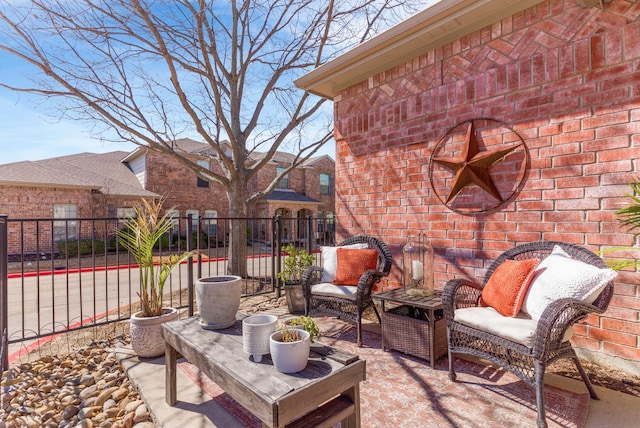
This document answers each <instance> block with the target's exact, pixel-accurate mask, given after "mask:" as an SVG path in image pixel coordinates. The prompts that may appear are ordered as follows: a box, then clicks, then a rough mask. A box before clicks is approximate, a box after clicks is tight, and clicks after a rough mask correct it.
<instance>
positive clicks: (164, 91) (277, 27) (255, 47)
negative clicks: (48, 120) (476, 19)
mask: <svg viewBox="0 0 640 428" xmlns="http://www.w3.org/2000/svg"><path fill="white" fill-rule="evenodd" d="M409 3H410V0H340V1H334V0H328V1H326V0H325V1H322V0H270V1H264V0H245V1H239V2H238V1H234V0H231V1H220V2H216V1H205V0H199V1H187V0H174V1H154V0H110V1H106V0H76V1H67V0H53V1H47V0H36V1H31V2H13V1H4V0H0V49H1V50H3V51H5V52H8V53H9V54H12V55H13V56H15V57H17V58H19V59H21V60H23V61H24V62H25V63H26V64H28V65H29V66H30V67H31V68H32V69H33V71H34V72H33V73H32V75H30V78H31V79H30V80H28V81H26V82H27V84H25V85H21V84H10V83H8V82H7V80H6V79H4V78H2V77H0V86H2V87H5V88H9V89H12V90H15V91H21V92H26V93H31V94H37V95H40V96H42V97H45V98H48V99H55V101H56V102H57V103H58V104H56V107H58V106H59V113H60V115H61V116H63V117H72V118H75V119H82V120H89V121H91V123H93V124H97V125H98V126H97V128H96V133H98V134H99V135H100V136H101V138H107V139H113V140H117V141H128V142H131V143H134V144H137V145H141V146H147V147H148V148H150V149H151V150H155V151H158V152H162V153H166V154H169V155H171V156H175V157H176V158H177V159H179V160H180V161H181V162H182V163H184V164H185V165H187V166H188V167H189V168H191V169H193V170H194V171H196V173H197V174H198V176H199V177H201V178H203V179H205V180H209V181H211V182H214V183H217V184H220V185H221V186H223V187H224V189H225V190H226V192H227V195H228V199H229V214H230V216H232V217H246V216H247V214H248V210H249V207H250V206H251V205H252V204H255V203H256V202H258V201H259V200H261V199H262V198H264V197H266V196H267V195H268V194H269V193H270V192H271V191H272V190H273V189H274V187H275V186H276V185H277V183H278V181H279V179H280V176H279V177H276V178H275V180H274V181H273V182H272V183H271V184H270V185H269V186H268V187H267V188H266V189H262V190H261V191H259V192H257V193H253V194H250V193H249V191H248V188H247V184H248V183H249V180H250V179H251V178H252V177H253V176H254V175H255V174H256V172H257V171H258V170H259V169H260V168H262V167H263V166H264V165H266V164H267V163H268V162H269V161H270V160H271V159H272V157H273V156H274V154H275V153H276V151H278V150H285V149H286V150H287V151H291V152H292V153H295V154H296V158H295V161H294V162H293V164H292V165H291V166H290V167H289V168H288V169H287V170H285V171H283V172H282V174H283V175H284V174H287V173H288V172H289V171H290V170H291V169H293V168H295V167H297V166H299V165H300V164H301V163H302V162H304V161H305V160H307V159H308V158H309V157H311V156H313V155H314V154H315V153H317V151H318V149H319V148H320V147H321V146H322V145H323V144H324V143H326V142H327V141H329V140H330V139H331V138H332V127H331V122H332V121H331V112H330V109H327V108H323V102H324V101H325V100H323V99H320V98H319V97H316V96H313V95H311V94H309V93H306V92H303V91H300V90H298V89H296V88H295V87H294V85H293V80H294V79H295V78H296V77H299V76H300V75H302V74H304V73H305V72H307V71H310V70H311V69H313V68H315V67H317V66H319V65H320V64H322V63H324V62H326V61H327V60H329V59H331V58H332V57H334V56H335V55H337V54H338V53H340V52H341V51H343V50H344V49H347V48H349V47H352V46H353V45H354V44H356V43H358V42H361V41H363V40H364V39H365V38H368V37H370V36H371V35H372V34H374V33H376V32H378V30H379V28H380V27H388V26H389V25H390V24H391V23H394V22H397V21H398V20H399V19H400V18H402V17H404V16H406V15H407V14H408V13H409V12H413V11H412V10H410V8H411V6H410V4H409ZM0 76H1V75H0ZM185 133H190V134H191V135H194V134H195V135H197V136H198V138H200V139H202V141H204V142H206V143H207V144H209V145H210V146H211V149H212V158H213V159H215V161H217V162H218V163H219V165H220V167H221V171H222V172H221V173H216V172H212V171H210V170H208V169H206V168H203V167H201V166H199V165H198V164H197V163H196V162H195V160H194V159H193V158H191V157H189V156H188V154H187V153H184V152H182V151H181V150H180V149H179V148H178V147H176V145H175V144H174V142H175V140H176V139H177V138H180V136H182V135H184V134H185ZM222 140H228V141H229V143H230V147H231V151H230V153H229V152H224V151H223V150H222V147H221V145H220V144H219V142H220V141H222ZM255 152H262V153H266V156H260V157H256V156H253V154H255ZM230 239H231V244H230V245H231V249H232V251H231V254H233V255H236V254H237V255H239V257H237V258H233V257H232V259H231V260H230V261H229V266H230V271H231V272H232V273H236V274H243V273H245V272H246V258H245V257H244V255H245V254H246V253H245V252H246V249H245V248H244V244H243V243H244V242H246V229H245V228H242V227H239V226H236V227H235V228H233V229H232V230H231V232H230Z"/></svg>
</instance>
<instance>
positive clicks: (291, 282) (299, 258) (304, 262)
mask: <svg viewBox="0 0 640 428" xmlns="http://www.w3.org/2000/svg"><path fill="white" fill-rule="evenodd" d="M282 251H283V252H284V253H286V254H287V257H286V258H285V259H284V262H283V268H282V270H281V271H280V272H279V273H278V278H280V279H281V280H282V282H283V283H284V292H285V296H286V298H287V306H288V308H289V312H290V313H292V314H300V313H304V295H303V294H302V285H301V283H302V274H303V273H304V270H305V269H306V268H307V267H309V266H311V265H312V264H313V262H314V260H315V258H314V256H313V254H309V253H308V252H307V250H304V249H298V248H296V247H295V245H293V244H288V245H285V246H284V247H282Z"/></svg>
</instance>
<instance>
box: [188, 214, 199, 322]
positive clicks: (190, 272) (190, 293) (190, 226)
mask: <svg viewBox="0 0 640 428" xmlns="http://www.w3.org/2000/svg"><path fill="white" fill-rule="evenodd" d="M192 230H193V214H187V251H191V238H192V236H191V231H192ZM198 232H199V231H198ZM198 235H199V233H198ZM198 239H199V238H198ZM198 242H199V241H198ZM187 261H188V263H189V264H188V266H189V267H188V268H187V290H188V292H187V295H188V296H189V297H188V298H189V304H188V308H189V309H188V314H189V316H190V317H192V316H193V313H194V310H193V287H194V284H193V256H190V257H189V258H188V259H187Z"/></svg>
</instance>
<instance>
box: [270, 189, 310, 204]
mask: <svg viewBox="0 0 640 428" xmlns="http://www.w3.org/2000/svg"><path fill="white" fill-rule="evenodd" d="M266 200H267V201H279V202H302V203H310V204H311V203H313V204H317V203H320V201H318V200H316V199H313V198H310V197H308V196H306V195H302V194H300V193H298V192H294V191H293V190H283V189H280V190H274V191H273V192H271V194H270V195H269V196H267V198H266Z"/></svg>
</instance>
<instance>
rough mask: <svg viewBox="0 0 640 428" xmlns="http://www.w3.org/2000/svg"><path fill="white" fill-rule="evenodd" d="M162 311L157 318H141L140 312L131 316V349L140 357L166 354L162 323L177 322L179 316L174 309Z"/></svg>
mask: <svg viewBox="0 0 640 428" xmlns="http://www.w3.org/2000/svg"><path fill="white" fill-rule="evenodd" d="M162 311H163V314H162V315H160V316H157V317H141V316H140V314H141V313H140V312H136V313H135V314H133V315H131V318H130V326H129V333H130V335H131V348H132V349H133V352H135V353H136V354H137V355H138V356H139V357H142V358H153V357H159V356H161V355H163V354H164V339H163V338H162V334H161V326H162V323H165V322H167V321H175V320H177V319H178V315H179V314H178V310H177V309H174V308H163V309H162Z"/></svg>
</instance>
